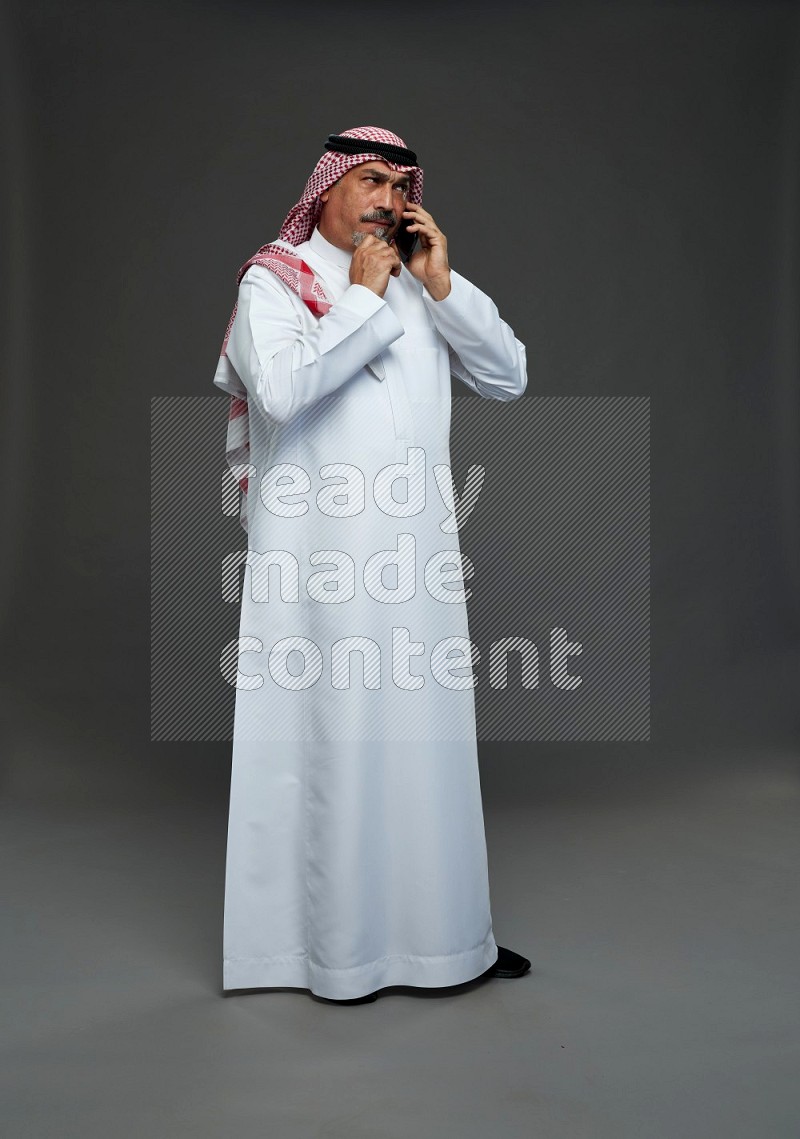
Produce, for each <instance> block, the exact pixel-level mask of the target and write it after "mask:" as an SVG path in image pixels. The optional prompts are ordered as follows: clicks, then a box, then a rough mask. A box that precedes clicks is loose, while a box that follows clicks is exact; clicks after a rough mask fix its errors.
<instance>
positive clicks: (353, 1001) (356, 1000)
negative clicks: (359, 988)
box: [317, 993, 378, 1005]
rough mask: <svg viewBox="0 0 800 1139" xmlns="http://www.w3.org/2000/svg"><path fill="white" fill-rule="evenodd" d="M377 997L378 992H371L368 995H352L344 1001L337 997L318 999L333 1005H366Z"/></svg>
mask: <svg viewBox="0 0 800 1139" xmlns="http://www.w3.org/2000/svg"><path fill="white" fill-rule="evenodd" d="M377 999H378V994H377V993H370V994H369V995H368V996H366V997H350V998H348V999H347V1000H344V1001H339V1000H337V999H336V997H317V1000H318V1001H325V1002H326V1003H327V1004H331V1005H365V1004H368V1003H369V1002H370V1001H376V1000H377Z"/></svg>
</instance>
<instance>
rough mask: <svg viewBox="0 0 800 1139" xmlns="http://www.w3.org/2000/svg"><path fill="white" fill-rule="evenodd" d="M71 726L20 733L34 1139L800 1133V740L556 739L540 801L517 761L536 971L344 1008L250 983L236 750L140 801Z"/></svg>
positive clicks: (15, 781)
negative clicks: (226, 878)
mask: <svg viewBox="0 0 800 1139" xmlns="http://www.w3.org/2000/svg"><path fill="white" fill-rule="evenodd" d="M24 720H25V717H24V716H22V717H21V718H20V723H22V722H23V721H24ZM74 720H75V715H74V709H73V722H74ZM67 728H68V724H67V721H66V719H65V721H64V724H63V725H61V726H59V725H58V723H57V722H54V721H53V720H52V719H51V720H50V721H49V722H48V725H47V730H46V731H45V730H43V729H42V731H41V732H40V733H39V734H38V735H37V728H36V725H35V724H34V723H33V722H28V723H27V728H26V732H25V734H22V733H21V732H20V733H18V734H17V736H16V737H15V738H14V739H13V740H12V742H11V750H12V753H13V756H12V758H13V759H15V760H16V763H14V764H12V765H11V770H12V772H17V773H18V774H17V775H16V776H14V777H13V778H11V779H10V780H9V787H8V790H9V796H8V802H9V807H8V809H7V811H6V815H7V818H6V820H5V824H4V827H3V836H4V837H3V844H4V850H3V859H2V866H3V871H4V874H5V875H6V877H7V882H6V898H7V899H9V901H8V902H7V908H6V922H5V937H6V942H7V944H6V948H5V952H4V958H3V960H4V970H3V998H4V1000H3V1004H4V1016H3V1022H4V1025H5V1036H6V1040H7V1050H6V1054H5V1057H4V1059H3V1068H2V1070H3V1075H2V1080H3V1083H4V1085H5V1093H4V1097H3V1098H4V1103H5V1107H4V1108H3V1114H4V1116H5V1123H4V1133H5V1135H6V1136H7V1137H9V1139H11V1137H14V1139H16V1137H22V1136H25V1137H26V1139H27V1137H31V1136H33V1137H36V1139H39V1137H43V1136H58V1137H59V1139H72V1137H73V1136H74V1137H76V1139H77V1137H78V1136H80V1137H81V1139H93V1137H94V1136H103V1137H108V1136H111V1135H113V1136H115V1137H118V1139H127V1137H129V1136H130V1137H142V1136H148V1137H150V1136H157V1137H159V1139H160V1137H172V1136H187V1137H189V1136H191V1137H192V1139H203V1137H205V1136H209V1137H210V1136H215V1137H220V1136H236V1137H240V1139H249V1137H250V1136H252V1137H254V1139H255V1137H256V1136H258V1137H263V1136H264V1135H267V1134H269V1135H275V1136H281V1137H290V1139H294V1137H295V1136H297V1137H306V1136H320V1137H325V1139H333V1137H337V1136H341V1137H343V1139H344V1137H347V1139H353V1137H355V1139H359V1137H361V1136H364V1137H367V1136H369V1137H370V1139H374V1137H380V1139H383V1137H387V1139H395V1137H396V1139H405V1137H407V1136H409V1135H419V1136H421V1137H423V1139H433V1137H439V1136H452V1137H454V1139H455V1137H458V1139H471V1137H473V1136H481V1137H484V1136H487V1135H491V1136H501V1137H506V1136H508V1137H517V1136H519V1137H520V1139H522V1137H523V1136H524V1137H526V1139H527V1137H530V1136H537V1137H542V1139H562V1137H563V1139H584V1137H586V1139H605V1137H608V1139H628V1137H631V1139H633V1137H635V1139H640V1137H645V1136H647V1137H650V1136H652V1137H658V1139H662V1137H670V1139H671V1137H675V1139H678V1137H680V1139H695V1137H701V1136H702V1137H706V1136H709V1137H710V1136H714V1137H716V1136H720V1137H725V1139H739V1137H741V1139H769V1137H772V1136H776V1137H777V1136H780V1137H781V1139H790V1137H797V1136H798V1135H800V1096H799V1095H798V1088H797V1085H798V1072H800V1048H798V1004H797V995H798V982H797V961H798V959H800V954H799V953H798V950H800V933H799V932H798V906H797V901H798V898H797V893H798V888H797V866H798V845H799V839H798V834H799V833H800V832H799V831H798V817H799V816H800V780H798V774H797V764H796V756H795V755H794V754H792V752H791V750H790V749H781V748H773V749H771V750H767V749H762V750H753V749H751V750H747V751H742V752H741V753H738V754H735V753H733V752H724V751H723V752H716V753H715V752H714V751H713V749H709V748H704V749H703V751H702V754H700V753H697V754H692V753H687V752H682V753H680V754H678V753H677V752H673V753H671V754H670V753H667V752H660V753H659V752H656V751H654V750H653V747H652V745H651V746H650V747H649V748H648V747H647V745H644V746H643V747H636V746H633V747H632V748H628V749H626V747H625V745H619V746H618V747H615V746H614V745H611V744H607V745H602V746H600V745H598V747H597V748H596V749H594V750H593V752H592V753H591V754H593V755H594V756H595V762H594V765H593V766H592V765H591V764H590V763H588V762H587V761H586V760H582V761H580V763H577V761H576V765H573V766H572V767H570V765H569V763H568V762H567V760H566V759H565V756H566V755H567V754H568V750H569V749H564V748H562V749H561V751H560V753H559V749H557V748H550V747H549V746H548V745H546V744H538V745H536V747H537V749H538V752H537V755H538V756H539V771H540V773H541V778H540V779H539V781H538V784H536V781H535V780H532V781H530V785H529V786H528V787H527V788H526V793H525V795H523V796H520V795H518V794H517V793H516V790H515V788H516V786H517V784H516V782H515V779H514V775H513V771H514V768H513V765H511V764H507V765H506V769H505V774H503V771H502V770H500V768H502V763H503V762H504V761H499V762H500V768H498V771H497V772H494V771H491V772H490V771H487V772H486V774H485V775H484V799H485V816H486V830H487V839H488V845H489V857H490V872H491V886H492V908H493V915H494V922H495V933H496V936H497V938H498V940H499V941H500V942H501V944H505V945H507V946H509V947H511V948H513V949H516V950H519V951H521V952H524V953H525V954H527V955H528V956H530V957H531V958H532V959H533V962H534V968H533V971H532V972H531V973H530V974H528V976H526V977H524V978H522V979H518V980H510V981H500V980H492V981H488V982H484V983H481V984H477V985H471V986H465V987H463V988H462V989H461V990H460V991H456V992H445V993H443V994H441V993H439V994H437V993H434V994H415V993H414V992H411V991H408V990H406V991H397V990H392V991H387V992H385V993H384V994H383V995H382V996H381V997H380V998H379V999H378V1001H377V1002H376V1003H374V1004H370V1005H356V1006H350V1007H341V1006H335V1005H328V1004H324V1003H322V1002H319V1001H315V1000H313V999H312V998H311V997H310V996H309V995H308V994H306V993H301V992H299V991H285V992H262V993H249V994H237V995H233V996H226V997H223V996H222V995H221V992H220V977H221V960H220V957H221V916H222V902H223V874H224V844H225V825H226V808H227V803H226V791H227V783H226V780H227V770H226V768H225V764H224V763H221V762H220V760H219V756H220V755H224V754H225V749H224V747H214V748H212V749H211V750H212V751H213V760H209V758H208V754H209V749H208V748H206V749H205V752H206V758H203V754H202V753H203V750H204V749H203V748H202V747H199V748H192V747H191V746H190V745H183V749H182V750H181V747H180V746H178V745H175V746H172V747H168V746H165V747H163V748H158V747H157V746H156V745H151V746H150V749H149V750H148V746H147V744H146V743H145V744H144V745H143V746H142V747H141V749H140V752H141V754H149V759H148V760H147V762H146V763H145V762H144V761H142V763H141V764H140V768H139V769H138V775H137V776H136V777H133V776H132V777H131V779H130V786H129V793H128V792H126V793H124V794H120V785H119V772H120V770H121V767H120V763H119V756H118V755H115V754H112V753H111V752H110V751H108V752H105V753H104V750H103V749H104V747H105V746H106V744H105V743H104V741H103V740H100V739H98V740H95V741H94V746H95V750H96V753H97V754H96V756H95V760H94V764H93V766H92V767H91V768H90V769H87V767H86V764H85V762H82V761H79V759H80V757H78V755H77V754H76V753H73V754H72V755H71V754H70V753H69V751H68V745H69V731H68V730H67ZM73 735H74V739H73V746H77V741H78V738H79V736H78V734H75V733H73ZM84 737H85V733H84ZM135 752H136V749H135V747H132V748H131V756H130V757H129V761H128V766H129V769H130V770H131V771H134V770H135V768H134V766H133V765H134V760H133V756H134V755H135ZM104 754H105V760H106V763H107V766H108V768H109V771H113V772H114V775H113V778H112V776H111V775H110V774H109V777H108V779H107V781H106V782H104V780H103V764H102V759H103V756H104ZM554 756H556V757H557V758H558V762H557V763H554V764H553V765H552V766H551V768H550V769H549V775H548V774H546V772H547V770H548V769H547V766H546V760H547V759H548V757H549V758H550V760H551V761H552V760H553V757H554ZM82 759H83V760H85V756H83V757H82ZM37 764H38V765H39V766H38V767H37ZM158 764H162V765H163V769H162V771H161V772H160V777H159V771H158V766H157V765H158ZM484 766H485V765H484ZM87 770H89V771H90V774H89V775H87ZM20 772H22V773H23V774H22V775H19V773H20ZM45 773H46V775H47V778H46V779H45V778H43V776H44V774H45ZM82 780H86V783H85V786H84V785H83V784H82V782H81V781H82ZM535 786H538V791H537V792H536V793H534V790H533V788H534V787H535ZM487 787H490V788H491V794H489V793H488V792H487Z"/></svg>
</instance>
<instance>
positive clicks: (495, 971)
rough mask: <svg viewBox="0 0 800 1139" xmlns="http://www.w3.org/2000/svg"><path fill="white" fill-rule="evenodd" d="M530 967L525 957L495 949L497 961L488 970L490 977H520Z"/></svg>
mask: <svg viewBox="0 0 800 1139" xmlns="http://www.w3.org/2000/svg"><path fill="white" fill-rule="evenodd" d="M530 967H531V963H530V961H529V960H528V958H527V957H522V956H521V955H520V954H519V953H514V952H513V951H512V950H510V949H503V947H502V945H498V947H497V960H496V961H495V963H494V965H492V967H491V969H490V970H489V975H490V976H491V977H522V976H523V975H524V974H525V973H527V972H528V970H529V969H530Z"/></svg>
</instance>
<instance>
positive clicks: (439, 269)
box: [403, 202, 450, 301]
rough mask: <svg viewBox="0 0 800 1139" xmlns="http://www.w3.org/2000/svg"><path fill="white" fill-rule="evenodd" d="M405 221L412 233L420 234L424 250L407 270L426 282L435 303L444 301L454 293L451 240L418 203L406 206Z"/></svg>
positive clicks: (411, 259) (416, 256)
mask: <svg viewBox="0 0 800 1139" xmlns="http://www.w3.org/2000/svg"><path fill="white" fill-rule="evenodd" d="M403 222H406V223H408V225H407V228H408V230H409V231H410V232H411V233H415V234H417V236H418V237H419V240H420V247H418V248H417V251H416V253H414V254H413V256H412V257H411V258H410V259H409V260H408V261H407V262H406V269H408V271H409V273H411V274H412V276H414V277H416V278H417V280H418V281H422V283H423V285H424V286H425V288H426V289H427V290H428V292H429V293H430V294H431V296H432V297H433V299H434V300H435V301H441V300H444V298H445V297H446V296H447V294H448V293H449V292H450V263H449V261H448V260H447V238H446V237H445V235H444V234H443V233H442V231H441V230H440V229H439V227H438V225H437V224H436V222H435V221H434V220H433V218H432V217H431V215H430V214H429V213H428V211H427V210H424V209H423V208H422V206H420V205H418V204H417V203H416V202H409V203H408V204H407V205H406V208H405V209H404V210H403Z"/></svg>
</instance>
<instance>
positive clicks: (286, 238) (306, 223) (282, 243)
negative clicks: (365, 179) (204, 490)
mask: <svg viewBox="0 0 800 1139" xmlns="http://www.w3.org/2000/svg"><path fill="white" fill-rule="evenodd" d="M341 133H342V134H343V135H344V136H345V137H350V138H358V139H365V140H366V141H367V142H384V143H390V144H391V145H393V146H401V147H403V148H404V149H405V148H406V144H405V143H404V142H403V140H402V139H401V138H400V136H399V135H396V134H393V133H392V131H387V130H384V129H383V128H382V127H353V128H352V129H351V130H346V131H342V132H341ZM376 160H377V161H378V162H385V163H386V165H387V166H389V167H390V168H391V169H392V170H395V171H397V172H398V173H401V174H408V176H409V181H410V183H411V184H410V187H409V193H408V200H409V201H411V202H417V203H419V204H420V205H421V204H422V168H421V167H420V166H403V165H401V164H400V163H397V162H391V161H389V159H388V158H384V157H382V156H381V155H380V154H340V153H339V152H338V151H333V150H326V152H325V154H323V156H322V158H320V160H319V162H318V163H317V165H316V166H315V167H314V170H313V173H312V174H311V177H310V178H309V179H308V181H307V182H306V188H305V190H304V191H303V196H302V197H301V199H300V201H299V202H298V203H297V204H296V205H294V206H292V208H291V210H289V213H288V214H287V215H286V218H285V219H284V222H283V225H282V226H281V229H280V234H279V237H278V240H277V241H272V242H268V243H267V244H266V245H262V246H261V248H260V249H258V250H257V251H256V252H255V253H254V254H253V256H252V257H250V258H248V260H247V261H245V263H244V265H242V267H241V268H240V269H239V272H238V274H237V277H236V284H237V285H239V284H240V283H241V280H242V277H243V276H244V275H245V273H246V272H247V270H248V269H249V268H250V266H251V265H261V266H262V267H263V268H265V269H269V270H270V272H272V273H275V275H276V276H277V277H279V278H280V280H281V281H283V283H284V284H285V285H288V286H289V288H290V289H292V290H293V291H294V292H295V293H297V295H298V296H299V297H300V298H301V300H303V302H304V303H305V304H306V305H307V306H308V308H309V309H310V311H311V312H313V313H314V315H315V316H324V315H325V313H326V312H327V311H328V310H329V309H330V307H331V306H330V302H329V301H328V298H327V297H326V296H325V290H324V289H323V287H322V285H321V283H320V281H319V279H318V278H317V277H316V276H315V275H314V272H313V270H312V269H311V267H310V266H309V265H307V264H306V263H305V261H303V260H302V258H300V257H298V256H297V255H296V254H295V253H294V247H295V246H297V245H300V244H301V243H302V242H304V241H308V239H309V237H311V234H312V233H313V232H314V227H315V226H316V224H317V222H318V221H319V216H320V214H321V212H322V202H321V201H320V197H319V196H320V194H322V193H324V192H325V190H327V189H328V187H329V186H332V185H333V183H334V182H336V181H337V180H338V179H339V178H341V176H342V175H343V174H346V173H347V171H348V170H350V169H351V168H352V167H353V166H358V165H359V164H360V163H362V162H374V161H376ZM237 308H238V301H237V302H236V304H235V305H234V306H233V312H232V313H231V316H230V320H229V321H228V327H227V329H226V330H225V337H224V339H223V341H222V349H221V352H220V363H223V361H225V358H226V356H227V352H226V349H227V347H228V340H229V338H230V334H231V329H232V328H233V322H234V320H235V319H236V310H237ZM225 457H226V459H227V461H228V466H229V467H230V468H231V470H232V471H233V474H234V477H235V478H236V481H237V482H238V483H239V486H240V488H241V491H242V502H241V509H240V514H239V520H240V522H241V524H242V526H243V527H244V529H245V530H247V475H246V474H242V472H241V468H242V467H245V466H247V465H248V464H249V462H250V425H249V417H248V410H247V397H246V395H245V396H243V397H240V396H235V395H232V396H231V403H230V411H229V413H228V437H227V442H226V447H225Z"/></svg>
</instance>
